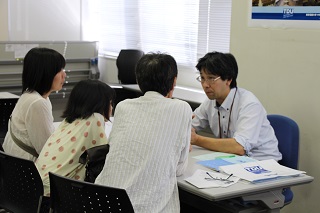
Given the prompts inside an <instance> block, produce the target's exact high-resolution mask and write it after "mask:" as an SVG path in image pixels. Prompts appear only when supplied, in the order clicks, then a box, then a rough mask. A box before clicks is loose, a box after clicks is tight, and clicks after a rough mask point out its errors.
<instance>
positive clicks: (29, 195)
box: [0, 151, 43, 213]
mask: <svg viewBox="0 0 320 213" xmlns="http://www.w3.org/2000/svg"><path fill="white" fill-rule="evenodd" d="M42 195H43V184H42V180H41V177H40V175H39V172H38V170H37V168H36V166H35V164H34V162H33V161H30V160H26V159H22V158H18V157H14V156H11V155H8V154H6V153H4V152H1V151H0V206H1V208H4V209H6V210H10V211H12V212H15V213H20V212H21V213H28V212H30V213H35V212H38V211H39V208H40V205H41V199H42Z"/></svg>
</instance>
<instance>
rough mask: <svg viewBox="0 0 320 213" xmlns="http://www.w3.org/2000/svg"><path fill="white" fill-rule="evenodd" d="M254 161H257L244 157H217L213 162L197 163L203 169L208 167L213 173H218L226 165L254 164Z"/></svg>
mask: <svg viewBox="0 0 320 213" xmlns="http://www.w3.org/2000/svg"><path fill="white" fill-rule="evenodd" d="M254 161H257V160H255V159H253V158H249V157H246V156H237V155H236V156H235V155H233V156H223V157H218V158H216V159H213V160H204V161H198V162H197V163H198V164H201V165H203V166H205V167H208V168H210V169H213V170H215V171H220V170H219V168H220V166H227V165H232V164H237V163H247V162H254Z"/></svg>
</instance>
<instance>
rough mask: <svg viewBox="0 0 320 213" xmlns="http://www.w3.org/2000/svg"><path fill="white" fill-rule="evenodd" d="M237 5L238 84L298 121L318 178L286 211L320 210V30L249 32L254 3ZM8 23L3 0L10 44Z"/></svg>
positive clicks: (2, 27)
mask: <svg viewBox="0 0 320 213" xmlns="http://www.w3.org/2000/svg"><path fill="white" fill-rule="evenodd" d="M74 1H75V0H74ZM77 1H80V0H77ZM77 1H76V2H77ZM232 2H233V3H232V7H233V9H232V27H231V46H230V47H231V52H232V53H233V54H234V55H235V57H236V58H237V61H238V63H239V78H238V84H239V86H240V87H243V88H246V89H248V90H251V91H252V92H253V93H255V95H256V96H257V97H258V98H259V99H260V101H261V102H262V103H263V104H264V106H265V108H266V110H267V111H268V113H278V114H283V115H287V116H289V117H291V118H293V119H294V120H295V121H296V122H297V123H298V125H299V127H300V135H301V143H300V157H299V160H300V163H299V166H300V169H301V170H305V171H307V173H308V174H309V175H311V176H314V177H315V180H314V182H313V183H311V184H308V185H303V186H296V187H293V191H294V193H295V197H294V201H293V203H292V204H290V205H288V206H286V207H285V208H284V209H283V210H282V211H281V212H283V213H289V212H290V213H295V212H296V213H300V212H308V213H312V212H318V209H317V202H318V197H319V196H320V184H319V178H320V169H318V167H319V163H318V162H320V154H319V150H320V142H318V140H319V138H320V131H319V130H318V125H319V124H320V111H319V106H320V98H319V97H320V95H319V94H318V93H319V92H320V88H319V87H320V86H319V84H318V81H319V79H320V70H319V67H320V60H319V54H318V50H319V49H320V42H319V38H320V29H314V30H313V29H309V30H306V29H263V28H249V27H248V15H249V13H250V11H249V5H250V3H251V1H250V0H233V1H232ZM61 7H62V8H63V7H64V6H63V5H62V6H61ZM79 17H80V14H79ZM7 22H8V19H7V1H5V0H0V31H1V33H0V40H2V41H6V40H8V25H7ZM46 28H50V26H46V27H43V26H42V27H39V31H37V33H39V34H41V33H42V32H44V31H46ZM55 32H59V33H62V34H63V31H59V30H58V29H57V31H55ZM74 32H77V33H78V32H79V26H76V25H75V26H74ZM77 37H78V36H77ZM79 37H80V35H79ZM66 40H68V39H67V38H66ZM195 64H196V62H195ZM99 68H100V72H101V79H102V80H103V81H105V82H115V83H117V69H116V65H115V60H114V59H106V58H100V59H99ZM195 76H196V74H194V73H187V72H183V70H182V69H179V76H178V84H181V85H187V86H194V87H198V88H200V85H199V84H198V83H197V82H196V81H195V80H194V78H195ZM319 126H320V125H319Z"/></svg>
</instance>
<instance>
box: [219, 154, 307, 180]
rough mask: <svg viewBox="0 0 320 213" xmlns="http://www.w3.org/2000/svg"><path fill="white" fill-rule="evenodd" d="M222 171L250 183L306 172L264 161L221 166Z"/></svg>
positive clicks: (272, 161) (275, 162)
mask: <svg viewBox="0 0 320 213" xmlns="http://www.w3.org/2000/svg"><path fill="white" fill-rule="evenodd" d="M219 168H220V171H221V172H224V173H226V174H233V176H236V177H239V178H241V179H244V180H247V181H250V182H259V181H264V180H269V179H274V178H278V177H286V176H298V175H300V174H304V173H306V172H304V171H299V170H295V169H291V168H289V167H285V166H282V165H280V164H279V163H278V162H277V161H275V160H273V159H271V160H262V161H255V162H248V163H240V164H232V165H226V166H220V167H219Z"/></svg>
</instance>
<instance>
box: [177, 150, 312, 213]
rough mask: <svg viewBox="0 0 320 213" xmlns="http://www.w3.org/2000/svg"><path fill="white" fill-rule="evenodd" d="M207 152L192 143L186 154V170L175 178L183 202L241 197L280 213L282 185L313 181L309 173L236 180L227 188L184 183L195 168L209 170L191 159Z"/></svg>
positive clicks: (282, 198) (216, 200)
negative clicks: (252, 180)
mask: <svg viewBox="0 0 320 213" xmlns="http://www.w3.org/2000/svg"><path fill="white" fill-rule="evenodd" d="M210 152H211V151H209V150H206V149H203V148H200V147H197V146H193V149H192V151H191V152H190V154H189V159H188V160H189V161H188V167H187V169H186V171H185V173H184V174H183V175H182V176H180V177H178V186H179V189H180V192H182V193H183V196H181V197H180V199H182V201H183V199H184V198H186V199H190V198H191V197H192V202H193V203H194V204H196V205H197V203H200V205H203V203H205V202H207V203H210V202H211V203H212V204H214V203H215V202H218V201H223V200H228V199H232V198H239V197H241V198H242V199H243V200H244V201H252V200H259V201H261V202H262V203H264V204H265V205H266V206H267V207H268V208H267V212H280V208H281V207H283V205H284V196H283V195H282V189H283V188H287V187H292V186H296V185H301V184H307V183H310V182H312V181H313V179H314V178H313V177H311V176H308V175H301V176H299V177H288V178H282V179H276V180H270V181H265V182H261V183H254V184H253V183H249V182H245V181H239V182H238V183H236V184H234V185H232V186H229V187H226V188H208V189H198V188H197V187H195V186H193V185H191V184H190V183H188V182H186V181H185V180H184V179H185V178H187V177H189V176H192V175H193V174H194V172H195V171H196V170H197V169H203V170H208V171H212V170H210V169H208V168H206V167H204V166H202V165H200V164H197V163H196V162H197V161H198V160H197V159H195V158H193V156H199V155H203V154H208V153H210ZM188 197H189V198H188ZM187 202H189V201H187ZM253 211H256V210H253ZM246 212H248V211H246Z"/></svg>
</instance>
